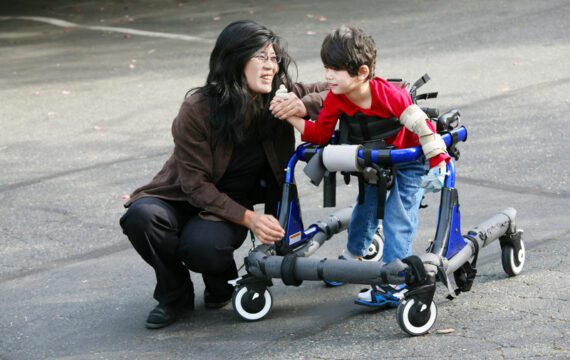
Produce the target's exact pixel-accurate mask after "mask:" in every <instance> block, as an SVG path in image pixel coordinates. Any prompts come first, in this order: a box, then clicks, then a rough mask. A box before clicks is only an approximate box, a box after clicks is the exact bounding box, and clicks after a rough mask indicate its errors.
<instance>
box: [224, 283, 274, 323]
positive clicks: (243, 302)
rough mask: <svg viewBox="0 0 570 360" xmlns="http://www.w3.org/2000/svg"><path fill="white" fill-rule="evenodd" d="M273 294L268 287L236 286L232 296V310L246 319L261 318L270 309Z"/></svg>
mask: <svg viewBox="0 0 570 360" xmlns="http://www.w3.org/2000/svg"><path fill="white" fill-rule="evenodd" d="M272 305H273V296H272V295H271V291H269V288H266V287H263V288H248V287H247V286H246V285H241V286H238V287H237V288H236V289H235V291H234V294H233V296H232V306H233V308H234V311H235V312H236V313H237V314H238V315H239V316H240V317H241V318H242V319H244V320H246V321H257V320H261V319H263V318H264V317H265V316H266V315H267V314H268V313H269V311H270V310H271V307H272Z"/></svg>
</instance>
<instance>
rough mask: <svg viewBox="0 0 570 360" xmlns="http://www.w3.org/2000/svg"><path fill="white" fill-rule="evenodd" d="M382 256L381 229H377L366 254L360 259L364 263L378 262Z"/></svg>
mask: <svg viewBox="0 0 570 360" xmlns="http://www.w3.org/2000/svg"><path fill="white" fill-rule="evenodd" d="M383 256H384V236H383V235H382V227H381V226H380V227H378V229H376V232H375V233H374V237H372V243H370V246H369V247H368V254H367V255H366V256H364V257H363V258H362V259H363V260H366V261H380V260H382V257H383Z"/></svg>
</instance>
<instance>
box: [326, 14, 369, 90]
mask: <svg viewBox="0 0 570 360" xmlns="http://www.w3.org/2000/svg"><path fill="white" fill-rule="evenodd" d="M321 60H322V61H323V64H324V66H325V67H327V68H331V69H334V70H346V71H347V72H348V73H349V74H350V75H351V76H356V75H358V69H359V68H360V66H362V65H367V66H368V67H369V68H370V75H368V80H370V79H372V77H373V76H374V66H375V65H376V44H375V42H374V39H373V38H372V36H370V35H368V34H367V33H365V32H364V31H363V30H361V29H359V28H355V27H352V26H349V25H342V26H340V27H339V28H338V29H336V30H333V31H332V32H331V33H330V34H328V35H327V36H326V37H325V39H324V40H323V45H322V46H321Z"/></svg>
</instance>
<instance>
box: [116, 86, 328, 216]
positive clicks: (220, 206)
mask: <svg viewBox="0 0 570 360" xmlns="http://www.w3.org/2000/svg"><path fill="white" fill-rule="evenodd" d="M325 90H326V83H315V84H299V83H297V84H295V87H294V89H291V91H293V92H294V93H295V94H296V95H297V96H298V97H299V98H301V99H302V101H303V103H304V104H305V106H306V108H307V111H308V112H309V117H310V118H312V119H316V118H317V116H318V112H319V111H320V109H321V107H322V101H323V99H324V97H325V95H326V93H323V91H325ZM319 92H321V93H319ZM268 111H269V110H268ZM208 114H209V111H208V102H207V100H206V98H205V97H204V96H202V95H200V94H193V95H192V96H189V97H188V98H187V99H186V100H185V101H184V102H183V103H182V106H181V107H180V111H179V113H178V116H177V117H176V118H175V119H174V122H173V124H172V136H173V138H174V152H173V154H172V155H171V156H170V158H169V159H168V160H167V161H166V163H165V164H164V166H163V167H162V170H160V171H159V172H158V174H156V175H155V177H154V178H153V179H152V180H151V182H150V183H149V184H147V185H144V186H142V187H140V188H138V189H136V190H135V191H134V192H133V194H132V195H131V197H130V199H129V201H127V202H126V203H125V207H128V206H129V205H130V204H131V203H132V202H133V201H135V200H137V199H139V198H141V197H144V196H155V197H159V198H163V199H167V200H181V201H188V202H189V203H190V204H191V205H192V206H194V207H196V208H199V209H203V211H202V213H201V216H202V217H205V218H209V219H212V220H215V219H218V220H219V218H223V219H227V220H230V221H232V222H239V221H240V220H242V219H243V216H244V214H245V211H246V208H245V207H243V206H242V205H240V204H238V203H237V202H235V201H234V200H232V199H231V198H230V197H229V196H227V195H226V194H224V193H221V192H220V191H218V189H217V188H216V184H217V183H218V182H219V181H220V179H221V178H222V176H223V175H224V172H225V171H226V168H227V166H228V164H229V161H230V158H231V155H232V150H233V147H232V146H231V144H229V143H228V142H226V141H223V139H221V138H220V137H219V136H216V135H215V134H214V133H213V132H212V129H211V127H210V122H209V118H208V116H209V115H208ZM273 121H274V122H275V123H274V125H272V127H273V129H272V130H273V131H272V135H271V136H270V137H266V138H265V139H264V140H263V141H262V145H263V149H264V151H265V155H266V157H267V160H268V162H269V165H270V168H271V172H272V175H269V174H266V176H265V179H266V181H267V187H266V188H265V189H261V187H260V189H259V191H258V192H257V193H258V195H259V194H263V195H264V199H255V200H258V201H256V202H264V203H265V212H266V213H274V212H275V209H276V204H277V201H279V196H280V189H281V186H282V184H283V175H284V169H285V167H286V165H287V161H288V159H289V157H290V156H291V154H292V152H293V151H294V146H295V137H294V132H293V128H292V127H291V126H290V125H289V123H287V122H286V121H281V120H278V119H273ZM212 215H214V216H212Z"/></svg>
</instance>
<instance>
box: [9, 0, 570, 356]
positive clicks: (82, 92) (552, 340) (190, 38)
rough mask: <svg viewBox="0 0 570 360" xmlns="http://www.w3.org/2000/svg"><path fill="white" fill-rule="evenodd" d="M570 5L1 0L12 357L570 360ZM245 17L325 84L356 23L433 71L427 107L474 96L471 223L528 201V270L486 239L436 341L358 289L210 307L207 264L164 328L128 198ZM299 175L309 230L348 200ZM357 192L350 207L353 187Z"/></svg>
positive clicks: (321, 289) (298, 291)
mask: <svg viewBox="0 0 570 360" xmlns="http://www.w3.org/2000/svg"><path fill="white" fill-rule="evenodd" d="M569 13H570V4H569V3H568V1H564V0H554V1H548V2H536V1H528V0H521V1H516V2H513V1H506V0H501V1H479V2H472V1H464V0H460V1H453V2H446V1H429V2H426V1H405V2H404V1H401V2H392V1H371V0H363V1H352V2H346V1H332V0H329V1H319V2H306V1H297V0H292V1H287V2H279V1H270V2H255V1H236V0H231V1H219V0H218V1H209V2H198V1H184V0H180V1H163V0H161V1H150V0H148V1H121V2H111V1H73V2H72V1H62V0H56V1H50V2H49V3H47V2H42V1H31V0H25V1H18V2H12V3H5V2H4V3H2V4H1V5H0V109H1V111H0V128H1V131H0V169H1V172H0V204H1V205H0V305H1V307H0V359H3V360H4V359H10V360H12V359H14V360H15V359H218V358H225V359H242V358H248V359H265V358H276V359H356V358H378V357H383V358H434V359H439V358H462V359H515V358H517V359H519V358H549V359H567V358H570V327H569V323H570V311H569V310H568V309H569V307H568V301H569V299H570V291H569V289H570V275H568V271H567V269H568V265H569V261H568V258H567V256H568V249H569V245H568V241H570V210H569V206H568V201H569V200H570V190H568V185H569V182H568V181H569V180H568V179H569V177H570V170H569V168H570V157H568V156H567V154H568V153H569V152H570V145H568V141H567V139H565V137H566V136H565V135H566V134H567V133H568V131H567V129H566V127H565V126H567V125H568V121H567V117H568V113H570V95H569V94H570V70H569V67H568V59H569V58H570V36H569V35H568V30H567V22H568V21H567V19H568V15H569ZM244 18H249V19H253V20H256V21H258V22H259V23H261V24H264V25H266V26H268V27H270V28H272V29H273V30H274V31H276V32H277V33H278V34H280V35H282V36H283V37H284V38H285V39H286V40H287V41H288V47H289V51H290V53H291V55H292V56H293V57H294V58H295V59H296V62H297V68H298V78H299V80H302V81H316V80H321V79H322V78H323V70H322V65H321V62H320V57H319V50H320V44H321V41H322V39H323V37H324V36H325V34H327V33H328V32H329V31H330V30H331V29H333V28H335V27H336V26H338V25H340V24H342V23H349V24H353V25H356V26H359V27H361V28H363V29H364V30H366V31H367V32H369V33H371V34H372V35H373V36H374V38H375V40H376V43H377V45H378V48H379V56H378V65H377V70H376V72H377V74H378V75H380V76H383V77H387V78H393V77H401V78H404V79H408V80H410V81H414V80H415V79H417V78H418V77H420V76H421V75H423V74H424V73H428V74H429V75H430V77H431V78H432V80H431V81H430V82H429V83H428V84H427V85H426V86H425V91H438V92H439V96H438V98H437V99H434V100H430V102H429V105H430V106H435V107H439V108H440V109H442V110H448V109H452V108H457V109H459V110H460V112H461V114H462V122H463V125H465V126H466V127H467V129H468V131H469V137H468V141H467V142H466V143H463V144H461V145H460V150H461V158H460V160H459V161H458V163H457V171H458V178H457V188H458V190H459V199H460V204H461V208H460V209H461V215H462V218H461V226H462V229H463V232H464V233H465V232H466V231H467V230H468V229H469V228H471V227H473V226H475V225H477V224H479V223H480V222H482V221H484V220H485V219H487V218H489V217H491V216H493V215H494V214H496V213H497V212H500V211H501V210H503V209H504V208H507V207H514V208H516V209H517V211H518V216H517V226H518V228H520V229H523V230H524V236H523V240H524V242H525V245H526V263H525V267H524V269H523V271H522V273H521V274H520V275H518V276H516V277H508V276H507V275H506V274H505V272H504V271H503V269H502V267H501V250H500V247H499V245H498V243H497V244H492V245H491V246H489V247H487V248H484V249H483V250H482V251H481V254H480V256H479V262H478V270H479V272H478V274H477V278H476V280H475V284H474V286H473V289H472V290H471V291H470V292H468V293H465V294H461V295H460V296H459V297H458V298H457V299H455V300H453V301H449V300H447V299H446V297H445V296H446V292H445V289H444V287H443V286H438V291H437V293H436V297H435V302H436V304H437V306H438V310H439V311H438V319H437V322H436V324H435V326H434V328H433V329H432V330H431V331H430V333H428V334H427V335H425V336H421V337H409V336H408V335H406V334H405V333H404V332H402V331H401V330H400V328H399V327H398V325H397V323H396V319H395V311H394V310H387V311H371V310H368V309H366V308H362V307H359V306H357V305H354V304H353V298H354V296H355V294H356V293H357V292H358V291H359V290H360V289H361V288H362V286H361V285H345V286H343V287H339V288H327V287H325V286H324V285H323V284H321V283H320V282H304V283H303V285H302V286H300V287H286V286H284V285H283V284H282V283H281V281H280V280H276V281H275V286H274V287H273V288H272V291H273V295H274V300H275V301H274V305H273V309H272V310H271V312H270V313H269V315H268V316H267V317H266V318H265V319H263V320H262V321H259V322H254V323H246V322H244V321H242V320H240V319H239V318H238V317H237V316H236V314H234V311H233V309H232V307H231V306H226V307H224V308H223V309H220V310H216V311H212V310H207V309H205V308H204V306H203V299H202V296H201V293H202V291H203V283H202V281H201V279H200V277H199V276H197V275H196V274H194V276H193V279H194V280H195V286H196V293H197V299H196V309H195V310H194V311H193V312H191V313H190V314H188V315H187V316H185V317H183V318H182V319H181V320H180V321H179V322H177V323H176V324H174V325H172V326H170V327H168V328H165V329H162V330H157V331H151V330H147V329H145V328H144V320H145V319H146V315H147V314H148V312H149V311H150V310H151V309H152V308H153V307H154V305H155V302H154V300H153V299H152V291H153V287H154V275H153V272H152V269H151V268H150V267H148V266H147V265H146V264H145V263H144V262H143V261H142V260H141V259H140V258H139V257H138V256H137V255H136V253H135V251H134V250H133V249H132V248H131V247H130V244H129V243H128V240H127V239H126V237H124V235H123V234H122V233H121V230H120V227H119V225H118V219H119V217H120V216H121V214H122V213H123V211H124V209H123V207H122V203H123V202H124V201H125V198H126V196H127V195H128V194H129V193H130V192H131V191H132V190H133V189H134V188H136V187H138V186H139V185H142V184H144V183H146V182H147V181H149V180H150V178H151V177H152V176H153V175H154V174H155V173H156V172H157V171H158V170H159V169H160V167H161V165H162V163H163V162H164V161H165V159H167V158H168V156H169V154H170V152H171V151H172V140H171V135H170V125H171V122H172V119H173V118H174V116H175V115H176V113H177V111H178V107H179V106H180V104H181V102H182V100H183V98H184V95H185V93H186V91H187V90H189V89H190V88H193V87H196V86H200V85H202V84H203V83H204V81H205V77H206V74H207V65H208V58H209V53H210V51H211V49H212V46H213V43H214V41H215V39H216V36H217V35H218V34H219V32H220V31H221V29H223V27H224V26H225V25H227V24H228V23H229V22H231V21H233V20H238V19H244ZM422 90H423V88H422ZM339 180H340V179H339ZM297 182H298V185H299V189H300V197H301V205H302V207H303V216H304V220H305V223H306V224H310V223H312V222H314V221H317V220H319V219H321V218H324V217H326V216H327V215H328V214H329V213H331V212H332V211H334V209H323V208H322V206H321V204H322V189H321V188H315V187H313V186H312V185H310V184H309V182H308V180H307V179H306V178H304V177H303V175H302V173H301V172H299V173H298V175H297ZM341 183H342V182H341V181H339V184H338V187H337V203H338V207H339V208H340V207H342V206H347V205H349V204H351V203H352V202H353V201H354V199H355V195H356V186H354V185H352V186H348V187H347V186H345V185H344V184H341ZM426 201H427V203H428V205H429V207H428V208H427V209H425V210H422V212H421V224H420V229H419V232H418V236H417V239H416V242H415V245H414V251H415V252H416V253H421V252H422V251H425V248H426V247H427V245H428V242H429V241H430V239H432V238H433V236H434V232H435V229H434V226H435V225H434V224H435V221H436V216H437V215H436V214H437V212H436V210H437V206H438V197H437V196H435V195H431V196H429V197H428V198H427V199H426ZM345 241H346V235H345V234H340V235H338V236H336V237H334V238H333V239H331V241H330V242H329V243H327V244H326V246H325V247H323V248H322V249H321V250H319V252H318V253H317V254H315V256H317V257H328V258H331V257H336V256H337V255H338V254H339V253H340V252H341V250H342V249H343V247H344V245H345ZM247 250H248V243H247V242H246V244H245V245H244V246H243V247H242V248H241V249H240V250H239V251H238V253H237V255H236V258H237V259H238V261H239V259H241V258H242V257H243V256H245V254H246V253H247ZM439 285H441V284H439Z"/></svg>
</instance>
